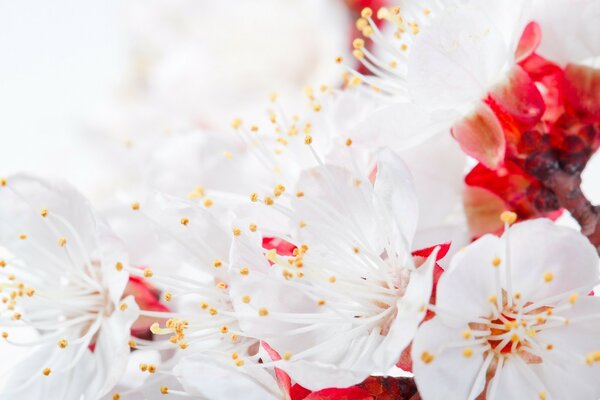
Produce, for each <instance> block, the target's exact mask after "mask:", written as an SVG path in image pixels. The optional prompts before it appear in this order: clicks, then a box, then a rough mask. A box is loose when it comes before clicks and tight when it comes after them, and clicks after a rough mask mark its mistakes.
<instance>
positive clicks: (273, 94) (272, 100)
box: [269, 92, 277, 103]
mask: <svg viewBox="0 0 600 400" xmlns="http://www.w3.org/2000/svg"><path fill="white" fill-rule="evenodd" d="M269 100H271V103H274V102H276V101H277V92H272V93H271V95H270V96H269Z"/></svg>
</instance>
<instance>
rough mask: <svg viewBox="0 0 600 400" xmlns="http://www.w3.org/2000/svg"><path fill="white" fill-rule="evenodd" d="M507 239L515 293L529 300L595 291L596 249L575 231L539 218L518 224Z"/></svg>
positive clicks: (597, 275) (597, 277) (596, 277)
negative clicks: (572, 292)
mask: <svg viewBox="0 0 600 400" xmlns="http://www.w3.org/2000/svg"><path fill="white" fill-rule="evenodd" d="M503 238H504V240H506V239H508V242H509V254H508V257H509V259H508V260H507V262H508V265H510V270H511V275H512V289H513V292H514V293H517V292H518V293H521V295H522V296H523V298H524V299H527V300H528V301H538V300H542V299H544V298H547V297H550V296H553V295H558V294H561V293H567V294H568V293H569V292H570V291H576V290H578V289H579V290H581V289H582V288H584V287H586V286H590V287H589V290H591V288H592V287H593V285H594V284H595V283H597V281H598V279H599V270H598V255H597V253H596V251H595V249H594V247H593V246H592V245H591V244H590V243H589V241H588V240H587V238H586V237H585V236H583V235H581V234H580V233H579V232H577V231H575V230H573V229H570V228H565V227H561V226H558V225H556V224H554V223H553V222H552V221H550V220H546V219H538V220H533V221H527V222H524V223H519V224H515V225H514V226H513V227H512V228H510V230H509V231H508V232H507V233H505V234H504V236H503ZM580 294H581V295H585V294H586V293H580Z"/></svg>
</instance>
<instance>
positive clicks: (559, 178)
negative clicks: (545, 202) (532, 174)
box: [541, 169, 600, 254]
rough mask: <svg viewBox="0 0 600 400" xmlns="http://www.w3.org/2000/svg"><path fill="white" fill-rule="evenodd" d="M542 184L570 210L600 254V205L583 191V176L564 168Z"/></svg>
mask: <svg viewBox="0 0 600 400" xmlns="http://www.w3.org/2000/svg"><path fill="white" fill-rule="evenodd" d="M541 182H542V184H543V185H544V186H545V187H546V188H548V189H550V190H552V191H553V192H554V194H555V195H556V197H557V199H558V202H559V204H560V206H561V207H562V208H564V209H565V210H567V211H569V212H570V213H571V215H572V216H573V218H575V220H576V221H577V222H579V225H580V226H581V233H583V234H584V235H585V236H587V238H588V239H589V240H590V242H591V243H592V244H593V245H594V247H596V250H597V251H598V254H600V207H598V206H594V205H592V203H590V201H589V200H588V199H587V198H586V197H585V195H584V194H583V192H582V191H581V176H580V175H579V174H569V173H567V172H565V171H563V170H562V169H558V170H555V171H553V173H551V174H548V176H547V177H545V179H543V180H542V181H541Z"/></svg>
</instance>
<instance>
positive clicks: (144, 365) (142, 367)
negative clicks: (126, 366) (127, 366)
mask: <svg viewBox="0 0 600 400" xmlns="http://www.w3.org/2000/svg"><path fill="white" fill-rule="evenodd" d="M139 367H140V371H142V372H146V371H148V364H144V363H142V364H140V365H139Z"/></svg>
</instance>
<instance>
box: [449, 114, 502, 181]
mask: <svg viewBox="0 0 600 400" xmlns="http://www.w3.org/2000/svg"><path fill="white" fill-rule="evenodd" d="M452 136H454V138H455V139H456V140H457V141H458V143H459V144H460V147H461V148H462V149H463V150H464V152H465V153H467V154H468V155H470V156H472V157H474V158H475V159H476V160H477V161H479V162H481V163H482V164H484V165H485V166H486V167H488V168H491V169H495V168H497V167H499V166H500V165H501V163H502V161H503V160H504V153H505V151H506V139H505V137H504V132H503V130H502V126H501V125H500V121H498V118H497V117H496V115H495V114H494V113H493V112H492V110H490V108H489V107H488V106H487V105H486V104H484V103H479V105H478V106H477V108H476V109H475V111H474V112H472V113H471V114H469V115H468V116H466V117H464V118H463V119H462V120H460V121H458V122H457V123H455V124H454V126H453V127H452Z"/></svg>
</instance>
